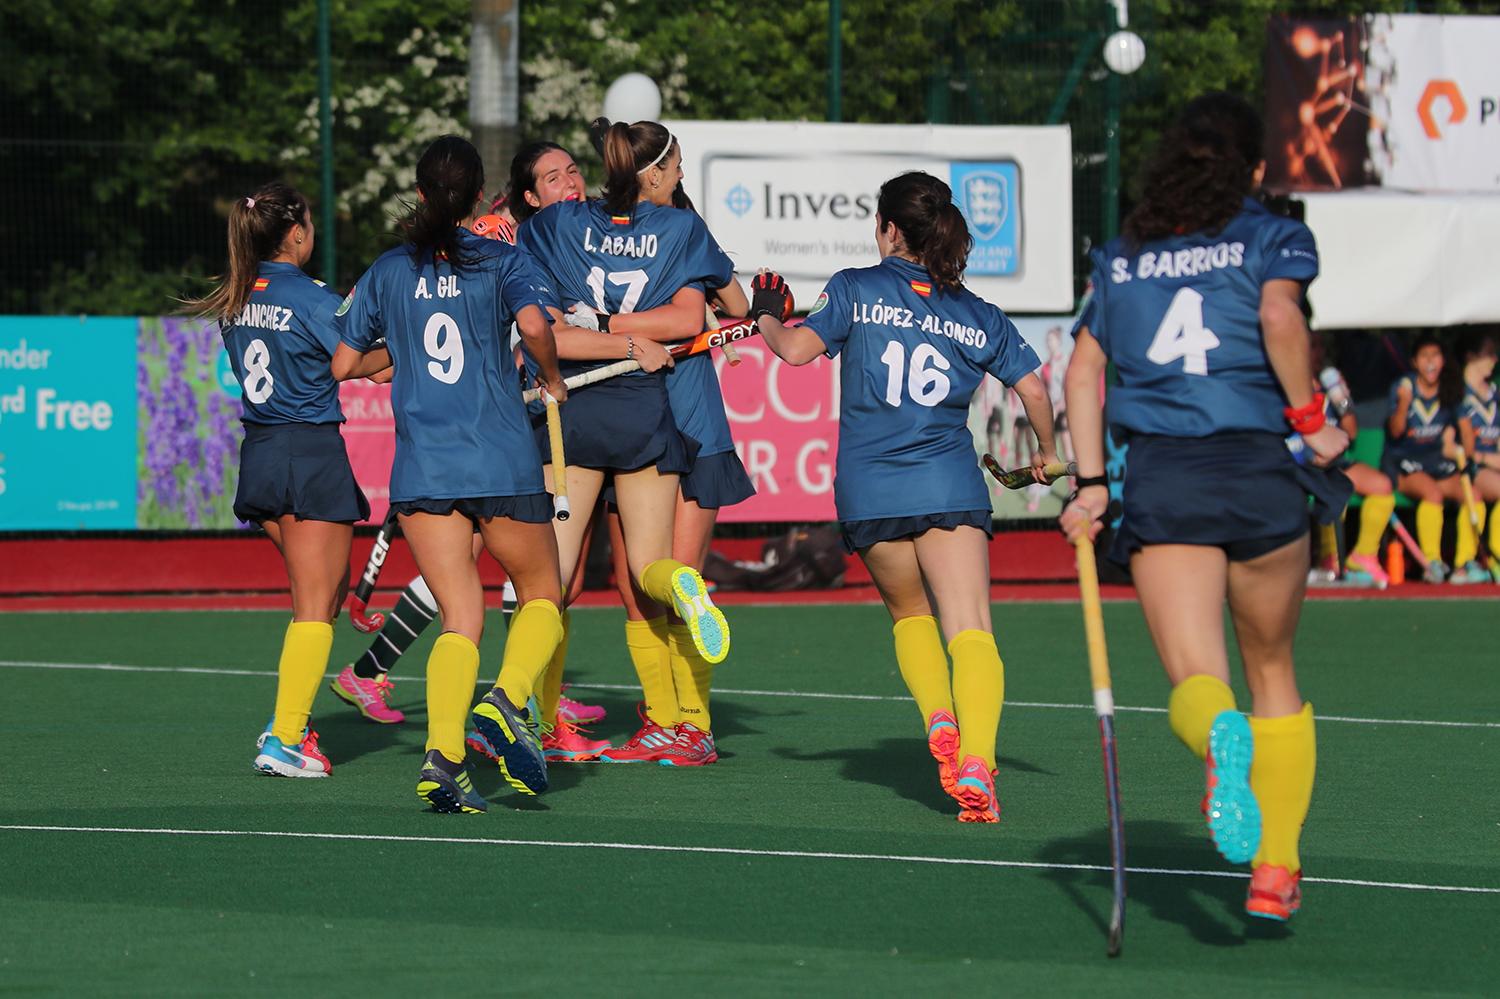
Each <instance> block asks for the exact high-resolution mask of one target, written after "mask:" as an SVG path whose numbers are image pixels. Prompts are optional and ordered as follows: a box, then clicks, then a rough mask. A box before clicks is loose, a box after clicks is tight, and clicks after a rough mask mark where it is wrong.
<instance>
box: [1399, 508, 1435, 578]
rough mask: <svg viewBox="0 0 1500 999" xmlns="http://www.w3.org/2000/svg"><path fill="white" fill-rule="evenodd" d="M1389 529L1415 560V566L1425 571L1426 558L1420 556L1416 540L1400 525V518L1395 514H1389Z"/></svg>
mask: <svg viewBox="0 0 1500 999" xmlns="http://www.w3.org/2000/svg"><path fill="white" fill-rule="evenodd" d="M1391 529H1392V530H1393V531H1395V532H1396V537H1398V538H1400V539H1401V543H1402V544H1403V545H1405V546H1406V550H1407V551H1409V552H1411V556H1412V558H1414V559H1416V560H1417V565H1419V566H1421V567H1422V568H1423V569H1424V570H1425V569H1426V568H1427V556H1426V555H1423V554H1422V546H1421V545H1419V544H1417V542H1416V540H1415V539H1414V538H1413V537H1412V536H1411V532H1410V531H1408V530H1407V529H1406V525H1405V524H1403V523H1401V518H1400V517H1398V516H1396V514H1395V513H1392V514H1391Z"/></svg>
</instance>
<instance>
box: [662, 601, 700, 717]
mask: <svg viewBox="0 0 1500 999" xmlns="http://www.w3.org/2000/svg"><path fill="white" fill-rule="evenodd" d="M667 648H668V649H669V650H670V661H671V664H672V683H673V685H674V686H675V687H676V688H677V720H678V722H691V723H692V724H693V725H695V726H696V727H697V728H698V729H699V730H700V731H703V732H712V731H713V718H712V716H711V715H710V714H709V711H708V690H709V687H710V685H712V683H713V679H714V667H713V664H712V663H710V662H709V661H708V660H706V659H704V658H703V656H701V655H700V654H699V653H698V647H697V646H696V645H694V644H693V632H692V630H691V629H690V628H689V627H688V626H687V625H685V624H674V625H672V626H671V627H669V628H668V629H667ZM657 724H658V725H660V724H661V722H657Z"/></svg>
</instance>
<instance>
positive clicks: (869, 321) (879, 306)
mask: <svg viewBox="0 0 1500 999" xmlns="http://www.w3.org/2000/svg"><path fill="white" fill-rule="evenodd" d="M854 321H855V322H856V323H863V324H864V325H866V326H891V327H896V328H898V329H906V330H909V329H920V330H921V331H922V332H923V333H930V334H932V335H933V336H945V337H947V338H948V339H950V340H953V341H954V342H956V343H961V344H963V345H964V346H966V347H983V346H984V345H985V344H986V343H989V340H990V338H989V334H987V333H986V332H985V331H984V330H982V329H980V328H979V327H977V326H965V325H964V324H963V323H955V322H954V321H953V320H951V319H939V318H938V317H937V316H934V315H932V314H931V313H927V314H926V315H923V316H920V317H918V316H917V314H916V313H915V312H913V311H912V310H911V309H908V308H906V307H905V306H901V305H886V304H885V301H884V300H883V299H879V298H877V299H876V300H875V301H874V303H873V304H872V303H866V302H855V303H854Z"/></svg>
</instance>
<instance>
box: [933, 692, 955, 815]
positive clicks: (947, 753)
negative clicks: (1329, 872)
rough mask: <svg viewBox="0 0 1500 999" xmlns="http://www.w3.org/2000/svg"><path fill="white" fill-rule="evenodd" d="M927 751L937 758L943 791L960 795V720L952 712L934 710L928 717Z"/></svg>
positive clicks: (939, 778)
mask: <svg viewBox="0 0 1500 999" xmlns="http://www.w3.org/2000/svg"><path fill="white" fill-rule="evenodd" d="M927 751H928V752H929V753H931V754H932V758H933V759H934V760H937V765H938V781H939V783H941V784H942V785H943V792H944V793H945V794H947V795H948V796H950V797H953V798H957V797H958V721H957V719H955V718H954V717H953V715H952V713H951V712H948V711H934V712H933V713H932V717H931V718H928V719H927Z"/></svg>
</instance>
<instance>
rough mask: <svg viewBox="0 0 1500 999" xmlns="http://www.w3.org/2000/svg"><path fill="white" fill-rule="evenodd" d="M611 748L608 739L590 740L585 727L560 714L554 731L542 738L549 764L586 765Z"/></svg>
mask: <svg viewBox="0 0 1500 999" xmlns="http://www.w3.org/2000/svg"><path fill="white" fill-rule="evenodd" d="M611 748H613V747H611V746H610V744H609V740H608V739H590V738H589V737H588V735H587V734H586V730H585V729H584V728H583V726H581V725H577V724H574V723H573V722H571V721H568V720H567V719H566V718H564V717H563V716H562V715H560V714H559V715H558V716H557V724H556V725H554V726H553V727H552V731H550V732H548V733H547V734H546V735H544V736H542V753H543V754H544V755H545V756H546V757H547V762H548V763H586V762H588V761H589V760H597V759H598V758H599V754H600V753H602V752H604V751H605V750H606V749H611Z"/></svg>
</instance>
